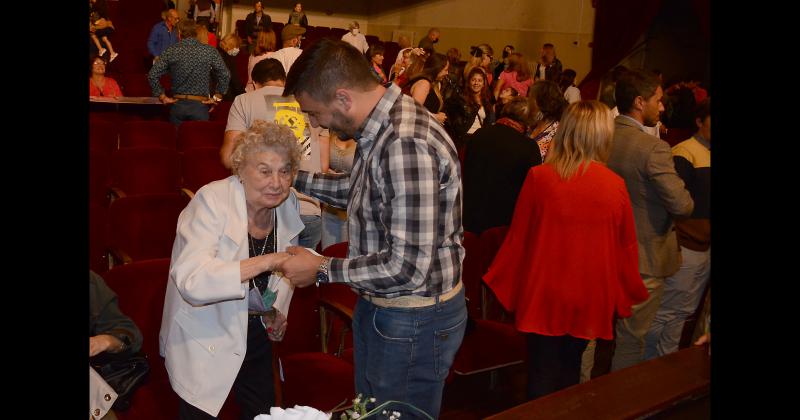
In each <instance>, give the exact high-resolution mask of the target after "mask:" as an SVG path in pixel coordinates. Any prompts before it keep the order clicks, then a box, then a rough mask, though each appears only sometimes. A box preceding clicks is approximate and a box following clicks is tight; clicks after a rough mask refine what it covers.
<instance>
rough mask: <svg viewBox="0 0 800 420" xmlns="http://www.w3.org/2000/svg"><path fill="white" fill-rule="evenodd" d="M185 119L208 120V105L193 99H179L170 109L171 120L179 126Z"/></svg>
mask: <svg viewBox="0 0 800 420" xmlns="http://www.w3.org/2000/svg"><path fill="white" fill-rule="evenodd" d="M184 121H208V105H205V104H203V103H202V102H198V101H193V100H191V99H178V102H175V103H174V104H172V108H170V110H169V122H171V123H172V124H174V125H175V127H178V126H179V125H181V123H182V122H184Z"/></svg>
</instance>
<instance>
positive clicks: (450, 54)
mask: <svg viewBox="0 0 800 420" xmlns="http://www.w3.org/2000/svg"><path fill="white" fill-rule="evenodd" d="M447 61H449V62H450V66H457V65H458V62H459V61H461V51H459V50H458V48H450V49H449V50H447Z"/></svg>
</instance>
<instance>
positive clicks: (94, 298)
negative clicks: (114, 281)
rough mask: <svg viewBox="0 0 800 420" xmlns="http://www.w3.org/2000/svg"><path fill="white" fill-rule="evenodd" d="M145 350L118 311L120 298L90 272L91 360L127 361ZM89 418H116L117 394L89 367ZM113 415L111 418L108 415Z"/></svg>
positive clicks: (138, 334)
mask: <svg viewBox="0 0 800 420" xmlns="http://www.w3.org/2000/svg"><path fill="white" fill-rule="evenodd" d="M141 348H142V333H141V331H139V327H137V326H136V324H135V323H134V322H133V320H131V319H130V318H129V317H128V316H126V315H125V314H123V313H122V312H121V311H120V310H119V305H118V303H117V295H116V294H115V293H114V291H113V290H111V289H110V288H109V287H108V285H106V283H105V281H104V280H103V278H102V277H100V276H99V275H98V274H97V273H95V272H94V271H91V270H90V271H89V358H90V359H91V358H95V357H100V355H102V354H104V353H106V354H114V355H117V356H116V357H125V356H126V355H131V354H133V353H136V352H138V351H139V349H141ZM89 370H90V372H89V378H90V380H89V407H90V411H89V416H90V417H92V418H94V419H95V420H100V419H101V418H102V419H104V420H108V419H113V418H116V416H115V415H114V414H113V410H111V406H112V405H113V404H114V402H115V400H116V397H117V394H116V392H115V391H114V390H113V389H112V388H111V387H110V386H109V385H108V383H106V381H105V380H103V377H102V376H100V374H98V373H97V372H96V371H94V370H93V369H92V367H91V366H90V367H89ZM109 414H110V415H109Z"/></svg>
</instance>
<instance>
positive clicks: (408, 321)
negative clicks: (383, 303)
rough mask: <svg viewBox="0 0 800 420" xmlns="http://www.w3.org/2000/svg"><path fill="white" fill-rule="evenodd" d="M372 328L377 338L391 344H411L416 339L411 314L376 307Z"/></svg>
mask: <svg viewBox="0 0 800 420" xmlns="http://www.w3.org/2000/svg"><path fill="white" fill-rule="evenodd" d="M372 328H373V329H374V330H375V334H377V335H378V336H379V337H381V338H382V339H384V340H387V341H391V342H397V343H413V342H414V341H416V339H417V332H416V325H415V320H414V314H413V312H405V311H392V310H390V309H384V308H380V307H376V308H375V312H374V313H373V314H372Z"/></svg>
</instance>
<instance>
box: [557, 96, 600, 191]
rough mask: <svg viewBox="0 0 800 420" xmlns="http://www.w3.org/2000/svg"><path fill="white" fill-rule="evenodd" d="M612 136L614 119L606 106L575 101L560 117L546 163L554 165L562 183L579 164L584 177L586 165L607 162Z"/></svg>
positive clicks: (572, 174) (596, 102)
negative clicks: (592, 162)
mask: <svg viewBox="0 0 800 420" xmlns="http://www.w3.org/2000/svg"><path fill="white" fill-rule="evenodd" d="M613 135H614V116H613V114H612V113H611V110H610V109H609V108H608V107H607V106H606V105H605V104H603V103H602V102H599V101H594V100H591V101H589V100H586V101H578V102H575V103H573V104H571V105H569V106H568V107H567V109H566V110H565V111H564V114H563V115H562V116H561V122H559V124H558V131H557V132H556V135H555V137H554V138H553V143H552V145H551V146H550V152H549V153H548V154H547V157H546V158H545V163H548V164H550V165H553V169H555V171H556V173H558V175H559V176H560V177H561V179H563V180H567V179H570V178H572V176H574V175H575V174H576V173H577V171H578V169H579V168H580V167H581V165H583V170H582V171H581V174H584V173H586V170H587V169H588V168H589V162H591V161H593V160H594V161H598V162H602V163H605V162H606V160H607V159H608V153H609V149H610V147H611V140H612V137H613Z"/></svg>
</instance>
